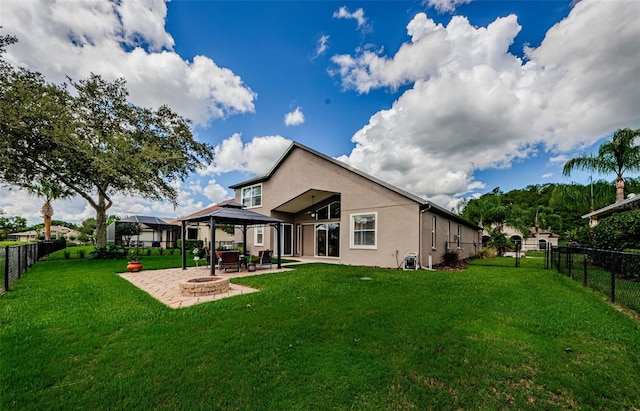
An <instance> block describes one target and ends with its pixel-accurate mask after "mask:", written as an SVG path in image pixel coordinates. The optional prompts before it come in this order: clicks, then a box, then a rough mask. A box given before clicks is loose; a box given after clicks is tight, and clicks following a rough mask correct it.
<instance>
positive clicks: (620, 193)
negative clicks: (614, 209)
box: [616, 176, 624, 203]
mask: <svg viewBox="0 0 640 411" xmlns="http://www.w3.org/2000/svg"><path fill="white" fill-rule="evenodd" d="M622 200H624V180H623V179H622V176H618V178H617V179H616V203H617V202H618V201H622Z"/></svg>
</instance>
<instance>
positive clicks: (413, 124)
mask: <svg viewBox="0 0 640 411" xmlns="http://www.w3.org/2000/svg"><path fill="white" fill-rule="evenodd" d="M639 20H640V2H637V1H634V0H608V1H607V0H582V1H580V2H574V1H556V0H549V1H526V0H519V1H484V0H473V1H468V0H426V1H363V2H334V1H281V2H274V1H233V2H231V1H205V0H201V1H195V0H173V1H171V2H167V3H165V2H164V1H162V0H122V1H119V2H115V3H112V2H107V1H102V2H100V1H98V2H88V1H80V0H77V1H76V0H73V1H46V2H45V1H44V0H43V1H37V0H29V1H26V2H25V1H19V0H7V1H3V3H2V5H1V6H0V25H2V26H3V32H4V33H11V34H15V35H17V36H18V38H19V40H20V42H19V43H18V44H17V45H15V46H12V47H10V48H9V50H8V52H7V55H6V56H7V59H8V60H9V61H11V62H12V63H14V64H15V65H22V66H26V67H28V68H30V69H33V70H37V71H40V72H42V73H43V74H45V75H46V76H47V78H48V79H49V80H51V81H54V82H63V81H65V76H66V75H69V76H71V77H73V78H82V77H85V76H87V75H88V74H89V73H91V72H94V73H98V74H101V75H103V76H104V77H106V78H109V79H114V78H117V77H124V78H125V79H126V80H127V82H128V87H129V90H130V93H131V100H132V101H133V102H134V103H136V104H140V105H145V106H152V107H156V106H158V105H160V104H168V105H169V106H171V107H172V108H173V109H174V110H176V111H177V112H178V113H180V114H182V115H184V116H185V117H188V118H190V119H192V120H193V121H194V134H195V135H196V137H197V138H198V139H199V140H200V141H205V142H207V143H209V144H211V145H212V146H213V147H215V151H216V159H215V161H214V163H213V164H211V165H209V166H208V167H207V168H206V169H204V170H202V171H201V172H199V173H197V174H194V175H193V176H192V177H191V178H190V179H189V180H188V181H186V182H185V183H184V184H179V185H178V184H177V187H179V189H180V192H181V195H180V201H181V204H180V206H179V207H178V208H177V209H173V207H172V206H171V205H169V204H166V203H151V202H148V201H146V200H144V199H140V198H137V197H128V196H123V195H118V196H116V200H117V201H116V205H114V207H113V208H112V209H111V210H110V212H109V213H110V214H118V215H121V216H126V215H133V214H144V215H158V216H167V217H169V216H176V215H185V214H189V213H191V212H194V211H196V210H198V209H200V208H203V207H206V206H208V205H210V204H212V203H216V202H219V201H222V200H224V199H226V198H229V197H230V196H232V192H231V191H230V190H228V189H227V187H228V186H229V185H231V184H234V183H237V182H239V181H242V180H244V179H247V178H250V177H252V176H254V175H256V174H261V173H264V172H265V171H267V170H268V169H269V167H270V166H271V165H272V164H273V162H274V161H276V159H277V158H278V157H279V156H280V154H281V153H282V152H283V150H284V149H285V148H286V147H287V146H288V144H289V143H290V142H291V141H294V140H295V141H298V142H300V143H302V144H305V145H307V146H309V147H311V148H313V149H316V150H318V151H320V152H323V153H325V154H327V155H329V156H332V157H336V158H338V159H340V160H342V161H345V162H347V163H349V164H351V165H353V166H354V167H357V168H359V169H361V170H363V171H365V172H368V173H370V174H373V175H375V176H377V177H379V178H382V179H384V180H386V181H388V182H390V183H392V184H395V185H397V186H399V187H401V188H403V189H406V190H408V191H411V192H413V193H415V194H417V195H420V196H424V197H426V198H428V199H430V200H432V201H435V202H436V203H438V204H440V205H442V206H445V207H448V208H449V207H453V206H454V205H455V204H456V203H457V202H459V201H460V200H461V199H463V198H470V197H473V196H478V195H480V194H482V193H484V192H487V191H490V190H492V189H493V188H495V187H498V186H499V187H500V188H501V189H502V190H503V191H508V190H510V189H514V188H524V187H525V186H526V185H529V184H544V183H549V182H564V183H566V182H571V181H577V182H581V183H585V182H586V181H587V180H586V179H587V177H588V176H586V175H584V174H578V175H575V176H573V177H572V178H566V177H563V176H562V175H561V168H562V165H563V164H564V161H566V159H568V158H571V157H573V156H576V155H580V154H582V153H584V152H594V151H596V150H597V147H598V146H599V144H601V143H602V142H603V141H604V139H606V138H607V137H608V136H609V135H610V134H611V133H612V132H613V131H615V130H616V129H617V128H624V127H630V128H639V127H640V25H638V24H637V22H638V21H639ZM596 177H598V176H596ZM604 177H605V178H610V179H611V176H604ZM1 190H3V193H0V194H6V193H7V189H6V188H3V189H1ZM40 203H41V201H40V200H39V199H35V198H32V197H29V196H27V195H26V194H25V193H19V194H16V192H15V190H14V191H13V192H12V195H11V196H8V195H2V196H1V197H0V208H2V209H3V210H4V211H5V212H6V213H7V214H9V215H21V216H24V217H27V218H28V219H29V221H30V222H33V223H35V222H38V221H40V220H41V218H40V217H39V212H38V210H39V208H40ZM57 203H59V205H58V206H56V204H55V203H54V208H55V209H56V210H59V211H57V213H56V215H55V216H54V218H59V219H64V220H68V221H74V222H78V221H81V220H83V219H84V218H88V217H92V216H94V212H93V210H92V209H90V208H89V207H88V206H86V204H85V203H84V201H83V200H81V199H79V198H77V199H71V200H65V201H60V202H57Z"/></svg>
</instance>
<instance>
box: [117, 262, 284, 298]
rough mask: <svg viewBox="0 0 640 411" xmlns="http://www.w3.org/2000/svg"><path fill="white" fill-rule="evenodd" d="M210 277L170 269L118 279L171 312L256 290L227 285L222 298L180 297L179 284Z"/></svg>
mask: <svg viewBox="0 0 640 411" xmlns="http://www.w3.org/2000/svg"><path fill="white" fill-rule="evenodd" d="M289 270H291V268H281V269H269V270H257V271H254V272H248V271H246V270H243V271H240V272H224V271H223V272H220V271H219V270H217V269H216V272H215V275H216V276H219V277H223V278H228V279H232V278H239V277H247V276H253V275H262V274H271V273H278V272H283V271H289ZM209 275H210V268H209V267H205V266H200V267H189V268H187V269H186V270H183V269H182V268H169V269H165V270H146V271H145V270H142V271H139V272H136V273H122V274H120V277H122V278H124V279H125V280H127V281H129V282H130V283H131V284H133V285H135V286H136V287H138V288H140V289H141V290H143V291H146V292H147V293H149V294H150V295H151V296H152V297H153V298H155V299H156V300H158V301H160V302H162V303H164V304H166V305H168V306H169V307H171V308H181V307H189V306H191V305H194V304H199V303H205V302H209V301H215V300H220V299H222V298H227V297H233V296H235V295H241V294H248V293H254V292H256V291H260V290H257V289H255V288H251V287H247V286H244V285H240V284H234V283H231V282H230V284H229V291H228V292H226V293H222V294H215V295H206V296H200V297H187V296H184V295H182V294H181V293H180V286H179V283H180V281H187V280H190V279H193V278H200V277H207V276H209Z"/></svg>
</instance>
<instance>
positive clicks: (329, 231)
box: [316, 223, 340, 257]
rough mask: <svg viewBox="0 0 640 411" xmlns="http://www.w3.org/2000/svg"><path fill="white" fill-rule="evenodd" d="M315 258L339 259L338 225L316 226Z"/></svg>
mask: <svg viewBox="0 0 640 411" xmlns="http://www.w3.org/2000/svg"><path fill="white" fill-rule="evenodd" d="M316 257H340V224H339V223H328V224H318V225H316Z"/></svg>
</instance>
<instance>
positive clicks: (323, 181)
mask: <svg viewBox="0 0 640 411" xmlns="http://www.w3.org/2000/svg"><path fill="white" fill-rule="evenodd" d="M231 188H232V189H234V190H235V196H236V198H235V201H237V202H238V203H241V204H242V205H244V206H245V207H246V208H247V209H250V210H252V211H254V212H257V213H260V214H263V215H266V216H271V217H275V218H278V219H280V220H282V221H284V223H283V224H282V235H281V243H280V244H275V239H276V238H277V236H276V234H275V232H274V231H275V230H274V229H273V228H271V227H254V228H250V229H249V233H248V235H247V244H246V247H247V250H249V252H251V253H252V254H257V252H258V251H259V250H263V249H275V250H278V248H280V250H279V251H280V252H281V253H282V255H283V256H302V257H309V258H314V259H318V260H332V261H337V262H340V263H342V264H352V265H365V266H377V267H388V268H397V267H399V266H401V265H402V263H403V261H404V256H405V255H407V254H409V253H417V254H418V259H419V262H420V265H421V266H423V267H428V266H429V262H430V261H431V262H432V263H433V264H436V263H438V262H440V260H441V258H442V256H443V254H444V253H445V251H447V250H455V251H457V252H458V253H459V256H460V258H467V257H471V256H473V255H474V254H475V253H476V251H477V250H478V247H479V245H480V238H481V237H480V236H481V230H482V229H481V228H480V227H478V226H477V225H475V224H472V223H470V222H468V221H466V220H465V219H463V218H461V217H460V216H457V215H455V214H453V213H450V212H448V211H447V210H445V209H443V208H441V207H439V206H437V205H435V204H433V203H431V202H429V201H427V200H424V199H422V198H420V197H418V196H415V195H413V194H411V193H408V192H406V191H404V190H401V189H399V188H397V187H394V186H392V185H390V184H387V183H385V182H383V181H381V180H379V179H377V178H375V177H372V176H369V175H367V174H365V173H363V172H361V171H359V170H357V169H355V168H353V167H351V166H349V165H347V164H345V163H342V162H340V161H338V160H335V159H333V158H331V157H328V156H326V155H324V154H321V153H319V152H317V151H315V150H312V149H310V148H308V147H305V146H303V145H301V144H299V143H293V144H292V145H291V146H290V147H289V148H288V149H287V151H286V152H285V153H284V154H283V156H282V157H281V158H280V159H279V160H278V162H277V163H276V164H275V165H274V166H273V168H272V169H271V170H270V171H269V172H268V173H267V174H265V175H263V176H260V177H257V178H253V179H250V180H247V181H244V182H242V183H239V184H236V185H233V186H231Z"/></svg>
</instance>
